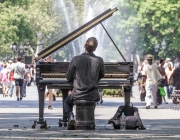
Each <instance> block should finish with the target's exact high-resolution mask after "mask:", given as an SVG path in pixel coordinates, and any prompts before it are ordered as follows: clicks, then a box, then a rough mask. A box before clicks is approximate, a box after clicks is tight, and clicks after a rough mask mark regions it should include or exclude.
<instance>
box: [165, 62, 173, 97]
mask: <svg viewBox="0 0 180 140" xmlns="http://www.w3.org/2000/svg"><path fill="white" fill-rule="evenodd" d="M173 72H174V67H173V66H172V65H171V63H168V65H167V67H166V69H165V74H166V77H167V96H168V99H170V97H171V94H172V92H173V86H172V83H171V82H170V77H171V76H172V74H173Z"/></svg>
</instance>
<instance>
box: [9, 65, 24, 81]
mask: <svg viewBox="0 0 180 140" xmlns="http://www.w3.org/2000/svg"><path fill="white" fill-rule="evenodd" d="M12 70H14V79H24V71H25V64H23V63H21V62H17V63H15V64H14V65H13V68H12Z"/></svg>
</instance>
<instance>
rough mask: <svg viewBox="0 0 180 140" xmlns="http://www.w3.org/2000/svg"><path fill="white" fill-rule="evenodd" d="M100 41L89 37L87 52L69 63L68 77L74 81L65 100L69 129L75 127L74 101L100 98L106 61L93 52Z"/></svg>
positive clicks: (97, 99)
mask: <svg viewBox="0 0 180 140" xmlns="http://www.w3.org/2000/svg"><path fill="white" fill-rule="evenodd" d="M97 45H98V41H97V39H96V38H95V37H90V38H88V39H87V41H86V43H85V45H84V48H85V52H84V53H82V54H81V55H79V56H75V57H73V59H72V61H71V63H70V64H69V68H68V71H67V73H66V78H67V80H68V81H71V82H73V89H72V91H69V92H68V93H69V95H68V97H67V98H66V99H65V101H64V109H65V113H66V114H67V115H68V130H72V129H74V124H75V120H74V115H73V112H72V110H73V101H75V100H89V101H95V102H98V101H99V100H100V97H99V90H98V81H99V80H100V79H101V78H103V77H104V61H103V59H102V58H101V57H98V56H96V55H95V54H94V53H93V52H94V51H95V50H96V48H97Z"/></svg>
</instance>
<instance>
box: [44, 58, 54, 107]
mask: <svg viewBox="0 0 180 140" xmlns="http://www.w3.org/2000/svg"><path fill="white" fill-rule="evenodd" d="M51 61H52V57H51V56H48V57H46V58H45V62H51ZM53 92H54V89H47V86H46V89H45V95H44V102H45V100H46V97H47V96H49V104H48V109H50V110H52V109H53V107H52V101H53Z"/></svg>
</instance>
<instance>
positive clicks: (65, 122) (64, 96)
mask: <svg viewBox="0 0 180 140" xmlns="http://www.w3.org/2000/svg"><path fill="white" fill-rule="evenodd" d="M69 90H70V89H61V91H62V104H63V105H62V106H63V118H62V120H61V119H60V120H59V127H61V126H62V125H63V124H64V126H67V122H68V119H67V118H68V117H67V115H66V113H65V110H64V100H65V99H66V98H67V96H68V91H69Z"/></svg>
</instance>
